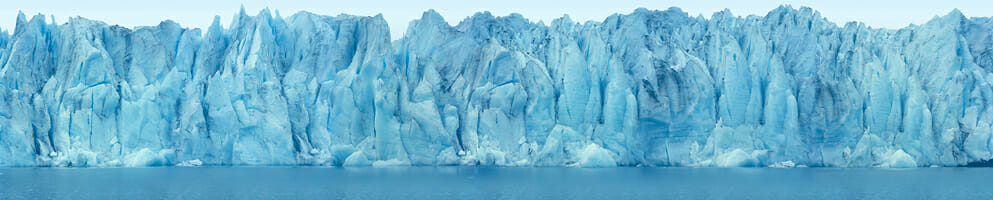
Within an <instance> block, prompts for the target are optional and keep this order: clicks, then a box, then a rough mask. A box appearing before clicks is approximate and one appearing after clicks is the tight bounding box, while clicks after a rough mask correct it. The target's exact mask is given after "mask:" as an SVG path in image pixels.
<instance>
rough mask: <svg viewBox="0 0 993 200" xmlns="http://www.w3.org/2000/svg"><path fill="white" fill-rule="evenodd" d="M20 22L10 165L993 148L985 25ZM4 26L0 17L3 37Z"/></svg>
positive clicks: (11, 59)
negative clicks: (394, 29)
mask: <svg viewBox="0 0 993 200" xmlns="http://www.w3.org/2000/svg"><path fill="white" fill-rule="evenodd" d="M50 21H52V20H46V17H45V16H42V15H38V16H34V17H31V19H30V20H29V19H28V18H27V17H25V16H24V15H23V14H21V15H19V16H18V17H17V25H16V28H15V29H14V30H13V32H3V33H2V34H0V166H3V167H19V166H71V167H77V166H86V167H116V166H125V167H132V166H173V165H181V166H190V165H193V166H195V165H326V166H396V165H485V166H576V167H611V166H700V167H741V166H754V167H765V166H775V167H781V166H799V165H805V166H824V167H924V166H959V165H966V164H969V163H973V162H987V161H989V160H990V159H991V158H993V19H991V18H967V17H965V16H963V15H962V14H961V13H960V12H958V11H957V10H956V11H952V12H951V13H949V14H947V15H945V16H941V17H935V18H934V19H932V20H930V21H929V22H927V23H925V24H922V25H910V26H908V27H906V28H902V29H896V30H894V29H878V28H871V27H868V26H867V25H865V24H862V23H857V22H849V23H845V24H844V25H837V24H834V23H832V22H830V21H828V20H826V19H825V18H823V17H821V16H820V14H819V13H818V12H816V11H814V10H812V9H810V8H806V7H803V8H798V9H797V8H792V7H789V6H782V7H779V8H776V9H774V10H772V11H770V12H769V13H768V14H766V15H765V16H755V15H752V16H744V17H741V16H735V15H733V14H732V13H730V12H729V11H722V12H717V13H714V14H713V15H712V16H710V17H702V16H696V17H694V16H690V15H689V14H687V13H685V12H683V11H681V10H680V9H678V8H669V9H667V10H647V9H637V10H635V11H634V12H633V13H630V14H616V15H612V16H609V17H607V18H606V19H604V20H603V21H599V22H594V21H589V22H575V21H572V20H571V19H569V18H568V16H566V17H562V18H559V19H556V20H554V21H551V22H550V23H548V24H546V23H545V22H535V21H531V20H528V19H526V18H524V17H523V16H521V15H519V14H511V15H509V16H492V15H491V14H490V13H488V12H481V13H477V14H475V15H473V16H471V17H468V18H466V19H464V20H462V21H461V22H459V23H458V25H455V26H452V25H449V23H448V22H446V21H445V20H444V19H443V18H442V17H441V15H439V14H438V13H436V12H434V11H432V10H429V11H427V12H424V14H423V16H422V17H421V18H420V19H418V20H415V21H413V22H411V23H410V26H409V29H408V30H407V31H406V33H404V35H403V37H402V38H401V39H398V40H391V39H390V38H391V37H390V34H391V33H390V32H389V27H388V25H387V23H386V22H385V20H384V19H383V17H382V16H380V15H377V16H373V17H368V16H351V15H339V16H334V17H332V16H323V15H317V14H312V13H308V12H300V13H297V14H294V15H292V16H289V17H282V16H280V14H279V13H278V12H271V11H269V10H262V11H261V12H259V13H258V14H257V15H254V16H252V15H248V14H246V13H245V11H244V9H242V11H241V12H240V13H238V14H236V15H235V16H234V18H233V20H232V22H231V23H230V25H228V26H226V27H225V26H222V25H221V23H220V19H219V18H215V19H214V22H213V25H211V26H210V27H209V28H207V29H205V30H201V29H195V28H194V29H190V28H183V27H182V26H180V25H179V24H177V23H175V22H172V21H164V22H162V23H160V24H158V25H157V26H145V27H136V28H134V29H129V28H124V27H120V26H116V25H107V24H105V23H103V22H99V21H93V20H88V19H85V18H80V17H76V18H72V19H70V20H69V21H68V22H65V23H62V24H57V23H54V22H50ZM7 31H10V30H7Z"/></svg>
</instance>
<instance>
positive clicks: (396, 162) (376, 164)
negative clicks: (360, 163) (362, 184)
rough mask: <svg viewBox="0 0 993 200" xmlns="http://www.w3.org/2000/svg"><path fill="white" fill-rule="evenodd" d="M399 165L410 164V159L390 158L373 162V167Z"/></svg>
mask: <svg viewBox="0 0 993 200" xmlns="http://www.w3.org/2000/svg"><path fill="white" fill-rule="evenodd" d="M397 166H410V161H406V160H399V159H390V160H377V161H374V162H372V167H397Z"/></svg>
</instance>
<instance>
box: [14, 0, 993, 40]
mask: <svg viewBox="0 0 993 200" xmlns="http://www.w3.org/2000/svg"><path fill="white" fill-rule="evenodd" d="M0 4H2V6H0V22H2V23H0V28H3V29H4V30H8V31H10V30H13V28H14V24H15V21H16V17H17V12H18V10H20V11H23V12H24V13H25V14H26V15H28V17H29V18H30V17H31V16H32V15H35V14H38V13H41V14H45V15H46V16H48V15H54V16H55V19H56V21H57V22H58V23H59V24H62V23H65V22H66V21H67V19H68V18H69V17H75V16H82V17H85V18H89V19H95V20H101V21H104V22H106V23H108V24H118V25H121V26H125V27H135V26H149V25H156V24H158V23H159V22H161V21H163V20H166V19H172V20H173V21H176V22H178V23H180V24H182V25H183V26H184V27H197V28H206V27H207V26H209V25H210V22H211V20H212V19H213V18H214V16H221V22H222V25H224V26H225V28H227V25H229V24H230V22H231V18H232V16H233V15H234V14H235V13H237V12H238V9H239V8H240V7H241V6H242V5H244V6H245V9H246V11H247V12H248V13H249V14H251V15H255V14H257V13H258V11H259V10H261V9H262V8H265V7H268V8H270V9H271V10H274V11H275V10H278V11H279V12H280V14H281V15H282V16H284V17H286V16H290V15H292V14H293V13H296V12H298V11H301V10H307V11H310V12H313V13H317V14H322V15H331V16H335V15H338V14H341V13H347V14H353V15H367V16H372V15H376V14H378V13H382V14H383V16H384V17H385V18H386V21H387V22H388V23H389V24H390V28H391V30H390V34H391V35H392V36H393V38H394V39H396V38H400V37H401V36H402V35H403V33H404V32H405V31H406V29H407V25H408V23H409V22H410V21H411V20H415V19H417V18H419V17H420V16H421V13H423V12H424V11H425V10H427V9H435V10H436V11H438V12H439V13H441V15H442V16H444V17H445V20H447V21H448V22H449V23H450V24H453V25H454V24H458V22H459V21H461V20H462V19H464V18H466V17H467V16H470V15H472V14H473V13H476V12H480V11H490V12H491V13H493V15H496V16H505V15H508V14H510V13H515V12H516V13H521V14H522V15H524V17H526V18H528V19H531V20H532V21H534V22H537V21H539V20H541V21H544V22H545V23H546V24H548V22H551V20H553V19H555V18H558V17H561V16H562V15H563V14H568V15H569V17H570V18H572V19H573V20H574V21H587V20H594V21H602V20H603V19H604V18H606V17H607V16H609V15H611V14H614V13H625V14H626V13H631V12H632V11H634V9H636V8H639V7H644V8H648V9H653V10H664V9H667V8H669V7H672V6H676V7H680V8H682V9H683V11H685V12H688V13H690V15H692V16H697V15H701V14H702V15H703V16H705V17H709V16H711V14H713V13H714V12H717V11H720V10H724V9H725V8H728V9H730V10H731V12H732V13H734V14H735V15H738V16H746V15H753V14H754V15H765V14H766V13H768V12H769V11H770V10H772V9H774V8H776V7H778V6H779V5H782V4H790V5H792V6H793V7H794V8H799V7H800V6H808V7H811V8H814V9H815V10H817V11H820V12H821V15H822V16H824V17H826V18H828V19H829V20H831V21H833V22H835V23H836V24H839V25H840V24H844V23H845V22H848V21H861V22H864V23H866V24H868V25H869V26H873V27H882V28H901V27H905V26H907V25H908V24H912V23H913V24H922V23H925V22H927V20H929V19H931V18H933V17H934V16H939V15H945V14H947V13H948V12H950V11H951V10H952V9H954V8H958V9H959V10H960V11H962V13H963V14H965V15H966V16H969V17H982V16H993V1H991V0H940V1H934V0H904V1H901V0H886V1H876V0H822V1H814V0H752V1H729V0H489V1H477V2H473V1H459V0H325V1H318V0H241V1H236V0H148V1H133V0H51V1H47V0H46V1H35V0H12V1H8V2H4V3H0Z"/></svg>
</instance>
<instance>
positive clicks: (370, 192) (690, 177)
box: [0, 167, 993, 200]
mask: <svg viewBox="0 0 993 200" xmlns="http://www.w3.org/2000/svg"><path fill="white" fill-rule="evenodd" d="M991 186H993V168H923V169H906V170H888V169H817V168H799V169H765V168H731V169H723V168H605V169H576V168H487V167H409V168H311V167H203V168H116V169H105V168H83V169H79V168H77V169H52V168H38V169H34V168H16V169H0V199H615V200H620V199H993V189H991Z"/></svg>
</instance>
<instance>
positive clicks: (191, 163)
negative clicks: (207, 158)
mask: <svg viewBox="0 0 993 200" xmlns="http://www.w3.org/2000/svg"><path fill="white" fill-rule="evenodd" d="M202 165H203V162H202V161H200V159H193V160H185V161H183V162H180V163H179V164H176V166H177V167H199V166H202Z"/></svg>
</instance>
